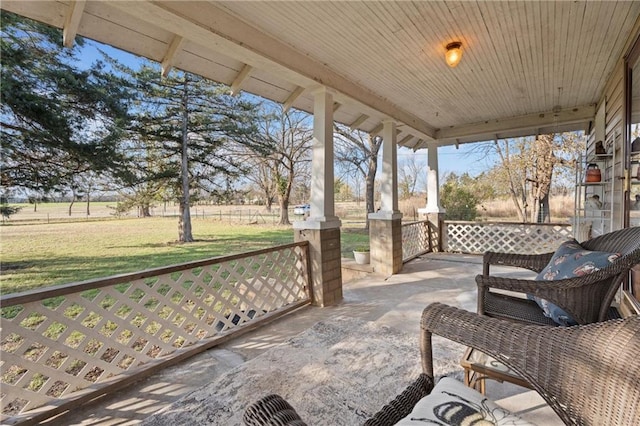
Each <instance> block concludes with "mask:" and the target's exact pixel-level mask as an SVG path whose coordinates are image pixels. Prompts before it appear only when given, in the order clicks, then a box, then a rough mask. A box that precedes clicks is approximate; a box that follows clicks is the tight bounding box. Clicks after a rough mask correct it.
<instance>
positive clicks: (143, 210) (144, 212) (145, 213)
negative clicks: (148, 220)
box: [140, 203, 151, 217]
mask: <svg viewBox="0 0 640 426" xmlns="http://www.w3.org/2000/svg"><path fill="white" fill-rule="evenodd" d="M140 215H141V216H142V217H151V206H149V203H144V204H142V205H141V206H140Z"/></svg>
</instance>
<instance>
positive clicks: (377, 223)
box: [369, 120, 402, 275]
mask: <svg viewBox="0 0 640 426" xmlns="http://www.w3.org/2000/svg"><path fill="white" fill-rule="evenodd" d="M382 140H383V142H382V181H381V184H382V185H381V190H382V195H381V206H380V210H379V211H377V212H375V213H370V214H369V241H370V245H371V264H372V266H373V269H374V271H376V272H378V273H382V274H385V275H391V274H396V273H398V272H400V270H401V269H402V213H400V211H399V210H398V145H397V141H396V123H395V122H394V121H392V120H385V121H384V122H383V128H382Z"/></svg>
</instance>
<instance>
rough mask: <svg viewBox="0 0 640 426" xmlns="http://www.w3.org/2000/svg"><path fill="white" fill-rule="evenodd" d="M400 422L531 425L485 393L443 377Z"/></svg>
mask: <svg viewBox="0 0 640 426" xmlns="http://www.w3.org/2000/svg"><path fill="white" fill-rule="evenodd" d="M396 424H397V425H411V426H416V425H425V424H434V425H452V426H453V425H455V426H466V425H473V426H490V425H509V426H526V425H532V423H529V422H527V421H525V420H522V419H521V418H520V417H518V416H516V415H515V414H512V413H511V412H509V411H507V410H505V409H504V408H501V407H499V406H498V405H496V403H495V402H493V401H490V400H489V399H488V398H487V397H486V396H484V395H482V394H481V393H479V392H476V391H475V390H473V389H471V388H468V387H466V386H465V385H464V384H462V382H460V381H458V380H455V379H451V378H449V377H443V378H442V379H440V381H439V382H438V384H437V385H436V386H435V387H434V388H433V391H431V393H430V394H429V395H427V396H425V397H424V398H422V399H421V400H420V401H418V403H417V404H416V406H415V407H414V408H413V411H412V412H411V414H409V415H408V416H407V417H405V418H404V419H402V420H400V422H398V423H396Z"/></svg>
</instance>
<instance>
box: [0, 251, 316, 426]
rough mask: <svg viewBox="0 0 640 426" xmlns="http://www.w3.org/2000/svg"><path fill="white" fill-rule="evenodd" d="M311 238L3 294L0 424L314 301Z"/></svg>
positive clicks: (71, 401) (53, 410)
mask: <svg viewBox="0 0 640 426" xmlns="http://www.w3.org/2000/svg"><path fill="white" fill-rule="evenodd" d="M308 276H309V275H308V243H307V242H301V243H294V244H288V245H283V246H279V247H274V248H270V249H265V250H259V251H254V252H250V253H244V254H241V255H235V256H226V257H220V258H214V259H209V260H203V261H198V262H192V263H187V264H182V265H176V266H170V267H165V268H157V269H152V270H147V271H143V272H138V273H132V274H124V275H118V276H114V277H110V278H106V279H100V280H92V281H85V282H81V283H76V284H69V285H63V286H59V287H54V288H51V289H48V290H39V291H32V292H27V293H21V294H15V295H7V296H3V297H2V298H1V299H0V303H1V306H2V329H1V331H0V333H1V345H2V347H1V349H2V357H1V358H0V370H1V383H2V389H1V398H2V399H1V401H2V416H1V419H2V424H16V423H22V422H27V423H31V422H33V421H34V420H38V419H40V420H42V419H46V418H48V417H50V416H52V415H55V414H57V413H59V412H62V411H65V410H67V409H70V408H73V407H74V406H76V405H78V404H80V403H82V402H85V401H88V400H90V399H93V398H95V397H96V396H98V395H101V394H104V393H108V392H112V391H114V390H117V389H120V388H122V387H124V386H125V385H126V384H128V383H131V382H133V381H135V380H139V379H140V378H142V377H144V376H146V375H149V374H151V373H152V372H154V371H157V370H159V369H162V368H165V367H167V366H168V365H171V364H174V363H176V362H177V361H180V360H183V359H185V358H187V357H189V356H192V355H195V354H196V353H199V352H202V351H204V350H206V349H208V348H210V347H213V346H215V345H217V344H219V343H222V342H223V341H225V340H228V339H229V338H231V337H233V336H237V335H238V334H239V333H242V332H246V331H247V330H249V329H253V328H255V324H256V323H258V322H264V321H266V320H270V319H273V318H275V317H277V316H280V315H283V314H284V313H286V312H288V311H290V310H292V309H295V308H297V307H299V306H301V305H303V304H306V303H309V302H310V295H309V290H308V288H309V286H308V284H309V278H308Z"/></svg>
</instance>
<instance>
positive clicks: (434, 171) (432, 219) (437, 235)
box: [418, 145, 446, 251]
mask: <svg viewBox="0 0 640 426" xmlns="http://www.w3.org/2000/svg"><path fill="white" fill-rule="evenodd" d="M438 172H439V170H438V147H437V146H435V145H429V147H428V148H427V206H426V207H425V208H423V209H418V213H420V214H424V215H426V216H427V221H428V222H429V229H430V231H431V232H430V233H429V235H430V239H431V241H430V242H429V244H430V246H431V247H433V248H434V250H435V251H444V250H445V235H444V234H445V233H446V231H445V229H444V214H445V209H444V208H443V207H442V206H441V205H440V179H439V177H438Z"/></svg>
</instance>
